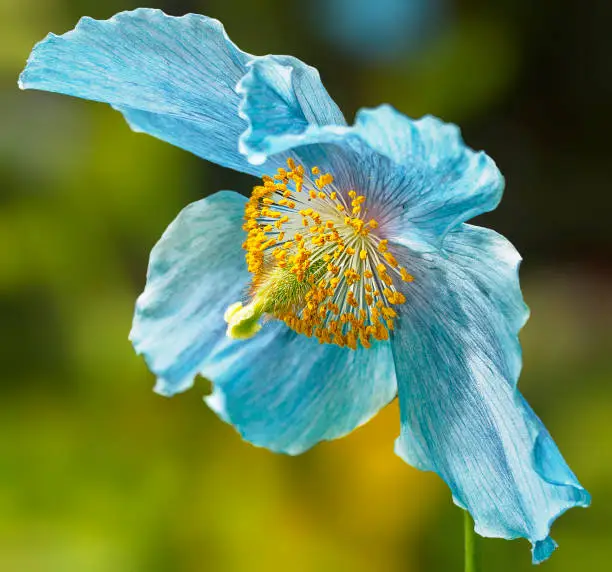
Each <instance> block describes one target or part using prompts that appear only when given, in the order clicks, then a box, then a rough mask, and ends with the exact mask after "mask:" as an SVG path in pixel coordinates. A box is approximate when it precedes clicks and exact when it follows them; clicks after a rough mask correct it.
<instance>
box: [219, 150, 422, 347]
mask: <svg viewBox="0 0 612 572" xmlns="http://www.w3.org/2000/svg"><path fill="white" fill-rule="evenodd" d="M287 167H288V170H287V169H282V168H280V169H278V170H277V172H276V174H275V175H274V177H269V176H265V177H263V184H261V185H257V186H256V187H254V188H253V192H252V195H251V198H250V199H249V201H247V204H246V205H245V211H244V214H245V221H244V224H243V228H244V230H245V231H246V232H247V238H246V240H245V241H244V243H243V248H244V249H245V250H246V260H247V267H248V269H249V271H250V272H252V273H253V275H254V276H253V285H252V289H251V292H252V301H251V303H250V304H249V305H248V306H246V307H242V306H241V305H238V306H235V307H232V308H231V311H230V310H228V319H230V320H233V323H232V327H233V328H234V329H233V330H232V331H230V328H229V327H228V334H229V335H234V336H235V337H247V336H250V335H253V334H254V333H255V332H256V331H257V329H258V328H259V317H260V316H261V315H262V314H271V315H272V316H274V317H276V318H278V319H281V320H282V321H283V322H285V323H286V324H287V326H288V327H290V328H292V329H293V330H294V331H296V332H298V333H300V334H303V335H305V336H314V337H316V338H317V339H318V341H319V342H320V343H334V344H338V345H340V346H342V347H344V346H348V347H349V348H353V349H356V348H357V346H358V345H359V344H361V346H362V347H364V348H368V347H370V346H371V344H372V341H373V340H385V339H388V338H389V331H390V330H391V329H392V327H393V320H394V318H395V317H396V316H397V314H396V313H395V311H394V310H393V309H392V308H391V307H390V305H398V304H403V303H404V302H405V301H406V297H405V296H404V295H403V294H402V293H401V292H399V291H398V288H397V284H396V283H395V282H396V281H398V280H399V279H400V277H401V280H403V281H405V282H407V281H412V276H411V275H410V274H409V273H408V272H407V271H406V270H404V269H403V268H402V267H401V266H399V264H398V263H397V261H396V259H395V258H394V257H393V256H392V255H391V254H390V253H389V252H388V246H387V244H388V240H386V239H384V238H383V239H382V240H380V238H379V237H378V236H372V237H370V234H369V233H370V231H371V229H375V228H378V226H379V224H378V221H376V220H375V219H370V220H369V221H367V222H366V221H365V220H364V219H362V218H361V213H362V211H363V210H365V206H364V203H365V202H366V197H365V196H363V195H358V194H357V191H356V190H354V189H350V190H345V189H340V190H341V191H342V193H346V194H345V195H344V196H345V197H347V198H348V200H349V205H350V206H348V207H347V205H346V204H345V202H344V200H343V199H342V198H341V197H342V194H341V193H340V192H336V191H335V190H332V189H329V190H325V191H324V190H323V189H324V187H326V186H327V185H330V184H331V183H333V181H334V178H333V176H332V175H331V174H330V173H321V171H320V169H318V168H316V167H315V168H313V169H311V171H312V174H313V175H315V176H316V178H314V180H313V179H309V178H306V179H305V173H306V171H305V169H304V166H303V165H300V164H298V163H296V161H295V160H294V159H292V158H288V159H287ZM304 184H305V185H306V188H305V191H306V192H307V193H308V198H309V199H311V200H314V201H315V202H313V203H311V204H313V205H319V206H320V208H318V210H313V209H312V208H306V209H302V210H299V212H297V211H296V210H294V209H296V208H299V207H296V203H297V204H298V205H300V206H301V205H302V202H301V201H303V199H302V200H301V201H294V200H291V197H293V196H294V193H299V192H300V191H301V190H302V188H303V185H304ZM274 205H279V206H280V207H281V209H280V210H281V212H279V211H277V210H274ZM347 209H350V210H349V212H348V213H347V212H346V211H347ZM270 219H273V220H270ZM300 220H301V221H302V224H303V225H304V228H305V229H306V232H305V233H304V232H296V230H297V229H298V228H299V226H298V225H299V223H300ZM275 229H276V230H277V231H278V232H277V233H276V234H275V236H270V234H268V233H273V232H274V230H275ZM304 234H306V235H307V237H308V238H307V239H305V238H304ZM376 251H378V252H379V253H381V254H382V256H380V257H379V255H378V254H377V252H376ZM345 253H346V256H345ZM370 255H371V256H372V259H369V257H370ZM354 256H355V257H356V256H359V260H360V261H361V262H360V263H359V264H357V265H355V266H356V267H353V266H352V265H353V264H355V262H354V261H355V258H353V257H354ZM381 259H382V260H381ZM361 264H363V266H362V265H361ZM371 267H374V268H375V269H376V274H374V273H373V272H372V270H371ZM390 269H394V270H395V272H393V273H391V272H390ZM392 276H393V277H392ZM287 277H291V280H289V279H288V278H287ZM287 280H289V282H288V281H287ZM288 284H291V286H290V287H289V286H288ZM377 287H378V288H382V291H383V295H384V297H381V294H380V293H379V292H378V290H376V288H377ZM271 300H274V303H271V302H270V301H271ZM340 308H342V309H343V312H342V313H341V311H340ZM236 316H237V317H236Z"/></svg>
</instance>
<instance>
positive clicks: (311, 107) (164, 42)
mask: <svg viewBox="0 0 612 572" xmlns="http://www.w3.org/2000/svg"><path fill="white" fill-rule="evenodd" d="M250 64H253V65H252V66H250V67H249V65H250ZM245 74H246V77H245ZM259 75H263V76H265V78H266V83H265V84H264V83H263V82H259V83H258V82H254V79H253V78H255V77H257V76H259ZM243 78H244V79H243ZM241 80H243V81H241ZM239 83H240V87H237V86H238V84H239ZM252 83H255V84H256V85H253V86H252V89H251V88H249V92H250V95H248V96H246V97H244V102H243V104H242V107H243V110H240V109H239V106H240V103H241V101H242V99H243V97H242V96H243V95H244V94H243V93H241V94H239V93H238V91H237V90H238V89H240V90H241V91H242V90H244V89H246V87H245V86H247V85H250V84H252ZM19 85H20V87H21V88H22V89H41V90H47V91H54V92H59V93H64V94H67V95H73V96H77V97H82V98H85V99H92V100H95V101H102V102H106V103H109V104H110V105H112V106H113V107H114V108H116V109H118V110H119V111H120V112H121V113H123V115H124V116H125V118H126V119H127V121H128V123H129V124H130V126H131V127H132V128H133V129H134V130H135V131H140V132H144V133H148V134H150V135H153V136H155V137H158V138H160V139H163V140H164V141H168V142H169V143H172V144H174V145H177V146H179V147H182V148H184V149H186V150H188V151H191V152H192V153H195V154H196V155H199V156H200V157H203V158H204V159H207V160H209V161H213V162H215V163H218V164H220V165H223V166H226V167H229V168H232V169H236V170H238V171H244V172H247V173H251V174H255V175H260V174H262V173H263V172H265V171H266V170H265V169H261V168H259V167H258V166H256V164H257V165H259V164H261V163H262V162H263V159H262V158H261V157H260V160H256V159H257V157H255V156H254V157H251V162H249V161H247V160H246V158H245V157H244V156H243V155H242V154H241V153H240V151H239V139H240V136H241V135H243V134H244V135H243V140H242V143H241V146H242V147H243V149H242V151H243V152H244V153H247V152H249V153H251V152H252V153H255V154H257V152H258V151H257V148H258V146H259V145H261V144H263V139H264V138H263V135H262V131H261V130H262V129H264V130H268V131H269V134H270V135H272V136H274V135H275V134H276V133H278V132H280V131H281V130H286V131H287V132H289V133H301V132H302V131H303V130H304V129H305V128H306V127H308V126H309V125H311V124H312V125H325V124H344V123H345V121H344V117H343V116H342V113H341V112H340V110H339V109H338V107H337V106H336V104H335V103H334V102H333V100H332V99H331V98H330V97H329V95H328V94H327V92H326V91H325V88H324V87H323V85H322V84H321V81H320V78H319V74H318V72H317V71H316V70H315V69H314V68H311V67H310V66H307V65H306V64H304V63H302V62H300V61H299V60H297V59H295V58H292V57H288V56H263V57H256V56H252V55H250V54H247V53H245V52H243V51H241V50H240V49H239V48H238V47H237V46H236V45H235V44H234V43H232V42H231V40H230V39H229V38H228V36H227V34H226V33H225V30H224V28H223V26H222V24H221V23H220V22H218V21H217V20H214V19H212V18H208V17H206V16H200V15H197V14H188V15H186V16H182V17H180V18H177V17H173V16H168V15H166V14H164V13H163V12H162V11H160V10H155V9H148V8H139V9H137V10H134V11H131V12H121V13H119V14H117V15H115V16H114V17H112V18H111V19H109V20H105V21H99V20H94V19H92V18H82V19H81V21H80V22H79V23H78V25H77V26H76V28H75V29H74V30H72V31H70V32H68V33H66V34H63V35H61V36H56V35H55V34H50V35H49V36H47V38H45V39H44V40H43V41H42V42H40V43H39V44H38V45H37V46H36V47H35V48H34V50H33V51H32V54H31V56H30V58H29V60H28V65H27V66H26V69H25V70H24V71H23V73H22V74H21V77H20V80H19ZM260 88H262V89H260ZM247 109H248V113H246V111H245V110H247ZM247 120H248V121H247ZM245 131H246V132H245ZM270 151H273V150H272V149H270ZM274 152H276V151H274Z"/></svg>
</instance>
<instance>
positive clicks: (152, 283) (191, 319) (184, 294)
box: [130, 191, 250, 396]
mask: <svg viewBox="0 0 612 572" xmlns="http://www.w3.org/2000/svg"><path fill="white" fill-rule="evenodd" d="M245 202H246V199H245V198H244V197H243V196H242V195H239V194H238V193H234V192H231V191H221V192H218V193H215V194H214V195H212V196H210V197H208V198H206V199H202V200H201V201H198V202H195V203H192V204H191V205H189V206H188V207H186V208H185V209H183V210H182V211H181V212H180V214H179V215H178V217H177V218H176V219H175V220H174V221H173V222H172V224H170V226H169V227H168V228H167V230H166V232H164V234H163V236H162V237H161V239H160V240H159V242H158V243H157V244H156V245H155V247H154V248H153V250H152V251H151V257H150V261H149V269H148V272H147V284H146V287H145V290H144V292H143V293H142V294H141V295H140V297H139V298H138V301H137V302H136V312H135V314H134V323H133V327H132V331H131V333H130V340H131V341H132V343H133V345H134V348H135V350H136V352H137V353H139V354H143V355H144V357H145V360H146V362H147V365H148V366H149V369H150V370H151V371H152V372H153V373H154V374H155V375H156V376H157V384H156V386H155V391H157V392H158V393H160V394H162V395H167V396H170V395H173V394H175V393H178V392H180V391H185V390H186V389H189V388H190V387H191V386H192V384H193V379H194V377H195V375H196V374H198V373H199V372H200V371H201V370H202V368H203V367H204V365H205V364H206V362H207V360H208V359H209V358H210V355H211V354H212V353H213V351H214V349H215V347H216V346H217V345H219V344H220V343H222V342H223V341H224V339H225V330H226V327H227V324H226V323H225V321H224V319H223V314H224V312H225V310H226V309H227V307H228V306H229V305H230V304H232V303H233V302H236V301H237V300H240V299H242V298H243V296H244V293H245V290H246V288H247V286H248V283H249V280H250V274H249V272H248V271H247V268H246V262H245V259H244V253H243V250H242V247H241V245H242V241H243V240H244V232H243V231H242V223H243V215H244V204H245Z"/></svg>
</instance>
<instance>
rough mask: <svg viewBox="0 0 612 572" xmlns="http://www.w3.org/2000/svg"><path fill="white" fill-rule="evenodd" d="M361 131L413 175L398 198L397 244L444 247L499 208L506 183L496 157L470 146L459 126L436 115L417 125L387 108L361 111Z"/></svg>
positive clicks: (358, 126)
mask: <svg viewBox="0 0 612 572" xmlns="http://www.w3.org/2000/svg"><path fill="white" fill-rule="evenodd" d="M355 129H356V131H357V132H358V133H359V135H360V137H361V138H362V139H363V141H364V142H365V143H366V144H367V145H368V146H369V147H371V148H372V149H374V150H376V151H377V152H379V153H381V154H383V155H384V156H386V157H389V158H390V159H391V160H392V161H393V162H394V163H395V164H397V165H398V166H400V167H401V168H403V169H404V171H405V172H406V173H408V174H410V178H411V181H410V184H409V185H408V186H407V187H406V188H405V189H404V190H403V192H402V194H401V195H398V196H397V197H395V198H394V200H395V202H396V205H397V208H398V211H399V212H400V214H399V215H398V217H397V219H396V220H395V221H394V223H393V225H392V228H390V229H389V234H390V235H391V236H390V238H393V239H394V240H395V241H396V242H401V243H404V244H406V245H407V246H410V247H413V248H414V247H416V245H417V242H418V241H419V240H420V241H422V242H423V243H431V244H433V245H436V246H439V245H440V244H441V242H442V240H443V238H444V236H445V235H446V233H447V232H448V231H449V230H450V229H452V228H454V227H456V226H457V225H458V224H460V223H462V222H465V221H467V220H469V219H471V218H472V217H474V216H476V215H479V214H482V213H484V212H487V211H490V210H493V209H494V208H495V207H496V206H497V205H498V204H499V201H500V200H501V196H502V193H503V190H504V178H503V177H502V175H501V173H500V172H499V169H498V168H497V166H496V165H495V163H494V161H493V160H492V159H491V158H490V157H488V156H487V155H486V154H485V153H484V152H482V151H480V152H474V151H472V150H471V149H470V148H469V147H467V146H466V145H465V143H464V142H463V140H462V138H461V133H460V132H459V128H458V127H457V126H456V125H453V124H450V123H443V122H442V121H440V120H439V119H436V118H435V117H431V116H426V117H423V118H422V119H419V120H417V121H413V120H412V119H410V118H408V117H406V116H405V115H403V114H401V113H399V112H398V111H396V110H395V109H393V108H392V107H390V106H386V105H385V106H381V107H378V108H377V109H364V110H361V111H360V112H359V114H358V115H357V119H356V123H355Z"/></svg>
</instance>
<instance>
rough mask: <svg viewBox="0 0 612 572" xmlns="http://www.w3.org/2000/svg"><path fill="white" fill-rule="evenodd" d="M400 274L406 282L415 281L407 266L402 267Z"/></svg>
mask: <svg viewBox="0 0 612 572" xmlns="http://www.w3.org/2000/svg"><path fill="white" fill-rule="evenodd" d="M400 276H401V277H402V280H403V281H404V282H413V281H414V276H412V274H408V272H406V269H405V268H400Z"/></svg>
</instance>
